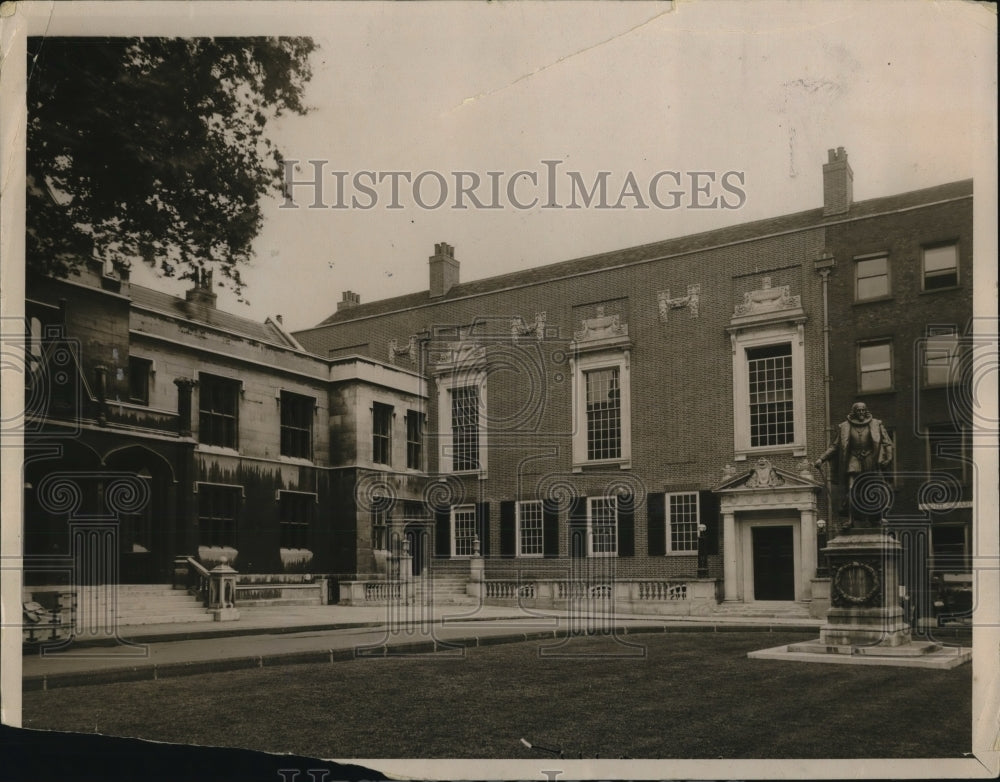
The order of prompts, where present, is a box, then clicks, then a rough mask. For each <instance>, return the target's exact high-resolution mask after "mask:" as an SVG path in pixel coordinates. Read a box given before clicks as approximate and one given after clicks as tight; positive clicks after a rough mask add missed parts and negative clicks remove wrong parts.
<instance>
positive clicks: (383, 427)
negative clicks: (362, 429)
mask: <svg viewBox="0 0 1000 782" xmlns="http://www.w3.org/2000/svg"><path fill="white" fill-rule="evenodd" d="M372 461H373V462H375V464H392V405H383V404H380V403H379V402H375V403H374V404H373V405H372Z"/></svg>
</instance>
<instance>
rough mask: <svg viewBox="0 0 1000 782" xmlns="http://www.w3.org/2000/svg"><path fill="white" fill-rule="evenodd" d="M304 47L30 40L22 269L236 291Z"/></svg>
mask: <svg viewBox="0 0 1000 782" xmlns="http://www.w3.org/2000/svg"><path fill="white" fill-rule="evenodd" d="M314 48H315V45H314V44H313V42H312V40H311V39H308V38H191V39H180V38H31V39H29V41H28V90H27V100H28V137H27V147H28V160H27V172H28V177H27V178H28V193H27V264H28V268H29V269H33V270H37V271H40V272H43V273H46V274H53V275H57V276H66V275H68V274H69V273H71V272H72V270H73V269H75V268H76V267H77V266H78V265H80V264H81V263H82V262H83V261H84V260H85V259H87V258H90V257H98V258H102V259H105V260H108V261H110V262H111V263H113V264H115V266H116V267H122V266H128V265H130V264H131V263H132V262H134V261H136V260H141V261H144V262H145V263H147V264H149V265H150V266H152V267H154V268H155V269H156V270H157V271H158V272H159V273H161V274H163V275H164V276H168V277H172V276H178V277H181V278H195V277H196V275H197V274H198V271H199V269H201V268H215V269H219V270H220V271H221V272H222V275H223V276H224V277H225V278H227V280H228V283H229V285H231V286H232V287H233V288H234V289H235V290H236V291H237V292H239V291H240V290H242V287H243V282H242V280H241V278H240V267H241V265H242V264H245V263H246V262H247V261H249V260H250V258H251V256H252V249H251V243H252V241H253V239H254V237H256V236H257V234H258V233H259V231H260V228H261V224H262V213H261V203H260V199H261V196H263V195H264V194H265V193H267V192H268V191H269V190H271V189H276V190H277V189H280V187H281V153H280V151H279V150H278V149H277V148H276V147H275V145H274V143H273V142H272V141H271V140H270V139H269V138H268V136H267V134H266V132H267V128H268V122H269V120H271V119H273V118H276V117H278V116H281V115H282V114H283V113H285V112H294V113H296V114H304V113H305V112H306V111H307V108H306V106H305V104H304V103H303V89H304V87H305V84H306V83H307V82H308V81H309V79H310V77H311V75H312V73H311V70H310V65H309V54H310V52H312V51H313V49H314Z"/></svg>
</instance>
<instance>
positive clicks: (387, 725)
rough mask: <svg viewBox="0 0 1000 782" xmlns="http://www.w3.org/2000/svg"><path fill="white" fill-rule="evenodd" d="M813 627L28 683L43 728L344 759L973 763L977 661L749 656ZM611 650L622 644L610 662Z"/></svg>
mask: <svg viewBox="0 0 1000 782" xmlns="http://www.w3.org/2000/svg"><path fill="white" fill-rule="evenodd" d="M802 638H803V636H802V635H801V634H780V633H773V634H767V633H671V634H664V635H652V634H648V635H646V634H644V635H639V636H630V637H629V641H630V642H632V643H636V642H638V643H640V644H642V646H644V647H645V650H646V652H645V656H643V657H635V656H628V655H621V654H617V653H618V652H621V651H622V647H620V646H618V645H617V644H616V643H615V642H614V641H613V640H611V639H608V638H592V639H576V640H575V641H574V645H573V646H569V647H566V650H565V651H566V652H572V651H574V650H575V651H577V652H579V653H578V654H576V655H566V656H558V655H557V656H548V655H546V656H544V657H540V656H539V653H538V649H539V646H540V645H541V644H551V643H552V642H551V641H548V642H529V643H516V644H506V645H497V646H489V647H482V648H474V649H468V650H466V653H465V655H464V656H461V657H454V656H444V655H437V656H435V657H430V658H429V657H410V658H398V657H397V658H386V659H359V660H353V661H350V662H338V663H333V664H303V665H289V666H283V667H275V668H265V669H254V670H249V671H231V672H225V673H215V674H205V675H198V676H188V677H181V678H172V679H161V680H159V681H146V682H134V683H124V684H106V685H94V686H84V687H67V688H58V689H53V690H49V691H39V692H26V693H24V707H23V719H24V726H25V727H27V728H45V729H53V730H64V731H76V732H100V733H104V734H107V735H116V736H135V737H141V738H145V739H154V740H157V741H165V742H175V743H185V744H202V745H215V746H231V747H247V748H251V749H258V750H266V751H272V752H292V753H296V754H301V755H308V756H313V757H326V758H338V757H339V758H350V757H357V758H363V757H415V758H417V757H422V758H447V757H451V758H475V757H486V758H521V759H538V758H544V757H552V756H551V755H549V754H547V753H545V752H541V751H539V750H538V749H529V748H527V747H525V746H524V745H523V744H522V743H521V742H520V739H521V738H522V737H523V738H525V739H527V740H528V741H530V742H532V743H534V744H536V745H543V746H546V747H552V748H561V749H562V750H563V751H564V752H565V753H566V757H574V758H575V757H580V756H581V755H582V756H583V757H585V758H593V757H598V756H599V757H602V758H618V757H631V758H726V759H731V758H875V757H890V758H894V757H898V758H919V757H931V758H933V757H959V756H961V754H962V753H963V752H967V751H969V749H970V746H971V719H970V712H971V698H972V683H971V666H969V665H964V666H961V667H959V668H956V669H953V670H950V671H936V670H921V669H908V668H891V667H854V666H846V665H820V664H808V663H795V662H784V661H771V660H748V659H747V657H746V653H747V652H748V651H751V650H753V649H760V648H764V647H769V646H776V645H778V644H781V643H791V642H794V641H800V640H802ZM602 652H603V653H607V654H602Z"/></svg>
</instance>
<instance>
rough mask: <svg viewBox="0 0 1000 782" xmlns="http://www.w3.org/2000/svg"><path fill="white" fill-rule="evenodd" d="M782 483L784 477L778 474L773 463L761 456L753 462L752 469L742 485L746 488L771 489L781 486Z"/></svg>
mask: <svg viewBox="0 0 1000 782" xmlns="http://www.w3.org/2000/svg"><path fill="white" fill-rule="evenodd" d="M784 483H785V479H784V478H782V477H781V476H780V475H778V473H777V471H776V470H775V469H774V465H772V464H771V462H770V461H768V460H767V459H765V458H764V457H761V458H760V459H758V460H757V462H756V463H755V464H754V466H753V471H752V472H751V473H750V477H749V478H748V479H747V482H746V483H745V484H744V486H746V488H748V489H772V488H774V487H775V486H782V485H784Z"/></svg>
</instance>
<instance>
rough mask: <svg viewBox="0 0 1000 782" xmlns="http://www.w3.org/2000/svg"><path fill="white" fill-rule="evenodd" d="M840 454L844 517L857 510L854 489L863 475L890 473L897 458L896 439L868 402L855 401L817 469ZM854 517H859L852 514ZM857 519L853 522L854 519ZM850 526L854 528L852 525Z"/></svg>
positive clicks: (819, 460)
mask: <svg viewBox="0 0 1000 782" xmlns="http://www.w3.org/2000/svg"><path fill="white" fill-rule="evenodd" d="M834 454H837V456H838V459H837V468H838V473H837V474H838V476H839V478H840V488H841V492H842V494H841V497H842V500H841V504H840V513H841V515H847V514H848V512H849V510H853V508H852V504H851V490H852V489H853V487H854V482H855V480H856V479H857V477H858V476H859V475H861V474H862V473H868V472H875V471H876V470H877V471H880V472H881V471H882V470H886V469H888V468H889V466H890V465H891V464H892V460H893V458H894V454H893V444H892V438H891V437H890V436H889V432H888V431H886V428H885V426H883V425H882V422H881V421H880V420H879V419H877V418H873V417H872V414H871V413H870V412H868V407H867V406H866V405H865V403H864V402H855V403H854V405H853V406H852V407H851V412H850V413H849V414H848V416H847V420H846V421H844V422H843V423H841V424H840V427H839V431H838V432H837V438H836V439H835V440H834V441H833V444H832V445H831V446H830V447H829V448H827V450H826V451H825V452H824V453H823V455H822V456H820V457H819V459H817V460H816V462H815V465H816V467H820V466H821V465H822V464H823V462H825V461H828V460H829V459H831V458H832V457H833V455H834ZM850 515H851V517H853V516H854V515H855V514H853V513H852V514H850ZM852 520H853V519H852ZM847 526H850V522H848V524H847Z"/></svg>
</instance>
